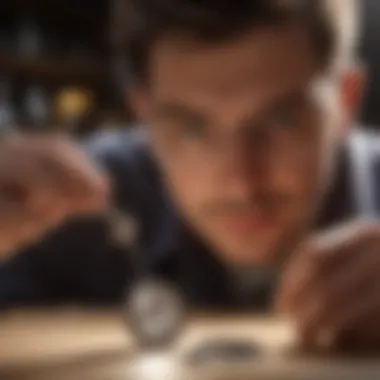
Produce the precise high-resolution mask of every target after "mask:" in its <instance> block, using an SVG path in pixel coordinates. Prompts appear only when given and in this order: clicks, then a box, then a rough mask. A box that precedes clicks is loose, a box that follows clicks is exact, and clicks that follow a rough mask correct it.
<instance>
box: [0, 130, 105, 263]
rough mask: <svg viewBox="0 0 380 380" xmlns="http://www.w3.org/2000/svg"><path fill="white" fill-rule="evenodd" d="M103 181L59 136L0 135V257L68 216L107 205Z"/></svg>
mask: <svg viewBox="0 0 380 380" xmlns="http://www.w3.org/2000/svg"><path fill="white" fill-rule="evenodd" d="M107 195H108V186H107V181H106V179H105V178H104V176H103V175H102V173H100V171H99V170H98V169H97V168H95V167H94V165H93V164H91V163H90V162H89V160H88V159H86V157H85V156H84V155H83V154H82V153H81V152H80V151H79V150H78V149H77V148H76V147H75V144H74V143H72V142H70V141H69V140H68V139H66V138H63V137H52V136H44V137H41V136H39V137H37V136H30V135H28V136H25V135H14V136H7V137H5V138H3V140H0V259H5V258H8V257H10V256H11V255H12V254H13V253H14V252H17V250H18V249H19V248H22V247H23V246H25V245H28V244H31V243H33V242H34V241H35V240H37V239H38V238H40V237H41V236H42V235H43V234H44V233H46V232H47V231H48V230H50V229H52V228H54V227H57V226H58V225H59V224H61V223H62V222H63V221H65V220H66V219H67V218H68V217H70V216H73V215H76V214H83V213H93V212H99V211H102V210H105V209H106V204H107Z"/></svg>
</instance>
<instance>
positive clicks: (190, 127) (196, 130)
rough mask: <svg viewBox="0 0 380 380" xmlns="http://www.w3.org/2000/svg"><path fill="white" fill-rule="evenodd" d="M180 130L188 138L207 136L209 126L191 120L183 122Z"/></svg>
mask: <svg viewBox="0 0 380 380" xmlns="http://www.w3.org/2000/svg"><path fill="white" fill-rule="evenodd" d="M180 131H181V133H182V135H183V136H185V137H188V138H203V137H205V136H206V133H207V128H206V126H205V125H204V123H202V122H200V121H197V120H191V121H187V122H184V123H181V127H180Z"/></svg>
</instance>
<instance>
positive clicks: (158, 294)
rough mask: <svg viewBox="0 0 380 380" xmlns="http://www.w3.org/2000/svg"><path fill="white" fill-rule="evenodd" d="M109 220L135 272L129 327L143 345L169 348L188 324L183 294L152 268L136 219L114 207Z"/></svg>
mask: <svg viewBox="0 0 380 380" xmlns="http://www.w3.org/2000/svg"><path fill="white" fill-rule="evenodd" d="M109 221H110V228H111V234H112V235H113V238H114V240H116V241H117V242H118V244H119V245H121V246H122V247H123V249H125V252H126V254H127V255H128V262H129V263H131V264H132V268H133V272H134V275H135V281H134V283H133V284H132V286H131V287H130V288H129V289H128V292H127V297H126V301H125V317H126V321H127V324H128V328H129V329H130V331H131V333H132V334H133V336H134V338H135V340H136V342H137V344H138V346H139V347H140V348H144V349H164V348H167V347H168V346H170V345H171V343H173V342H174V341H175V339H176V338H177V337H178V336H179V334H180V333H181V331H182V329H183V328H184V326H185V324H186V308H185V302H184V297H183V296H182V294H181V292H180V291H179V290H178V289H177V288H176V287H175V286H174V284H171V283H170V282H168V281H166V280H164V279H163V278H160V277H157V276H156V275H154V274H153V273H152V272H151V268H150V267H149V264H148V262H147V258H146V255H145V254H144V252H143V251H142V249H141V248H140V246H139V228H138V223H137V221H136V220H135V219H134V218H133V217H132V216H131V215H130V214H124V213H122V212H120V211H119V210H115V209H113V210H111V211H110V213H109Z"/></svg>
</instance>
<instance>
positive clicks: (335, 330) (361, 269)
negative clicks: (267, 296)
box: [276, 222, 380, 351]
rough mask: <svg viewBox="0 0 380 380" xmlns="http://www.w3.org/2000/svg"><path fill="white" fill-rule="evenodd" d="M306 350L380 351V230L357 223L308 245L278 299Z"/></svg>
mask: <svg viewBox="0 0 380 380" xmlns="http://www.w3.org/2000/svg"><path fill="white" fill-rule="evenodd" d="M276 306H277V309H278V310H280V311H281V312H285V313H286V314H289V315H290V316H291V317H292V318H293V320H294V322H295V323H296V327H297V329H298V332H299V333H300V337H301V341H302V344H303V347H304V348H307V349H312V350H317V349H320V348H325V349H342V350H349V351H352V350H360V351H366V350H371V351H373V350H376V351H377V350H379V351H380V224H378V223H375V222H373V223H370V222H354V223H351V224H349V225H346V226H343V227H339V228H336V229H333V230H329V231H328V232H327V233H322V234H320V235H319V236H316V237H315V238H313V239H311V240H310V241H308V242H306V243H305V244H304V245H303V246H302V247H301V248H300V250H299V251H298V252H296V253H295V254H294V256H292V258H291V260H290V261H289V263H288V265H287V267H286V269H285V272H284V276H283V278H282V281H281V282H280V286H279V289H278V293H277V298H276Z"/></svg>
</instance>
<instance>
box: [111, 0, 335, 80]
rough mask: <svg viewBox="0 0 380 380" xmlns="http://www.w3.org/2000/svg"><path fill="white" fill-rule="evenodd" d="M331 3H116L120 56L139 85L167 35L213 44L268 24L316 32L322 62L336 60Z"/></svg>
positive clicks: (228, 0)
mask: <svg viewBox="0 0 380 380" xmlns="http://www.w3.org/2000/svg"><path fill="white" fill-rule="evenodd" d="M324 3H325V0H236V1H233V0H115V7H114V12H113V19H112V30H111V31H112V42H113V47H114V53H115V54H116V55H117V56H118V57H119V58H123V60H124V63H125V65H126V66H127V68H128V72H129V74H130V75H131V76H132V77H133V78H134V79H137V80H141V79H144V78H145V76H146V73H147V65H148V62H149V52H150V49H151V46H152V45H153V44H154V42H155V41H157V39H159V38H162V37H164V36H167V35H181V34H184V35H186V36H191V37H192V38H194V39H196V40H199V41H200V42H205V43H208V42H210V43H213V42H223V41H226V40H229V39H232V38H234V37H236V36H238V35H239V34H242V33H244V32H245V31H247V30H249V29H251V28H254V27H256V26H260V25H263V24H277V23H287V22H299V23H302V24H303V25H304V26H305V30H306V31H308V32H309V33H310V37H311V38H312V41H313V43H314V46H315V48H316V49H317V53H318V54H319V56H320V57H321V62H323V63H324V64H328V62H329V60H330V58H332V57H333V55H334V51H335V49H334V48H335V45H336V36H335V32H334V26H333V25H332V21H331V20H332V18H330V17H329V14H328V12H327V10H326V7H325V6H324Z"/></svg>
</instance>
